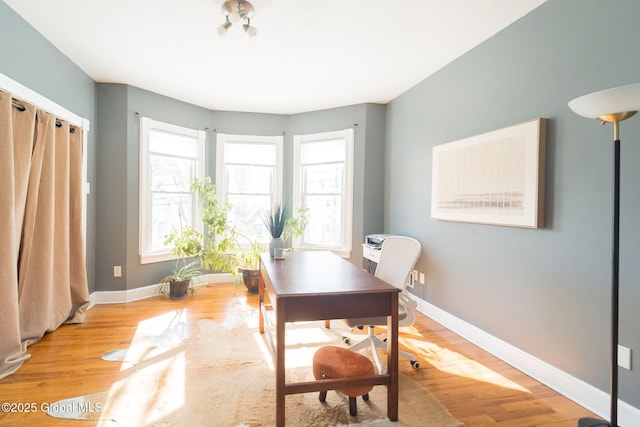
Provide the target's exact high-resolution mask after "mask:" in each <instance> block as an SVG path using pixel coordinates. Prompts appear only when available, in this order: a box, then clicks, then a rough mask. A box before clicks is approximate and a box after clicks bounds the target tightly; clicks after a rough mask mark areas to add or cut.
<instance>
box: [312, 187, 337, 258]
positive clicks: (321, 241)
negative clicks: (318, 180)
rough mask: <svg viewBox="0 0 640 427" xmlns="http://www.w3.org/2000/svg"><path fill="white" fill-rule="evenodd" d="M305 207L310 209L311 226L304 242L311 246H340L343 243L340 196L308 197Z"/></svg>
mask: <svg viewBox="0 0 640 427" xmlns="http://www.w3.org/2000/svg"><path fill="white" fill-rule="evenodd" d="M304 203H305V205H306V206H307V207H308V208H309V212H308V214H307V217H308V219H309V224H308V225H307V228H306V229H305V233H304V242H305V243H308V244H311V245H327V246H338V245H340V242H341V241H342V228H341V224H342V217H341V214H340V212H341V211H342V205H341V197H340V196H316V195H307V196H305V198H304Z"/></svg>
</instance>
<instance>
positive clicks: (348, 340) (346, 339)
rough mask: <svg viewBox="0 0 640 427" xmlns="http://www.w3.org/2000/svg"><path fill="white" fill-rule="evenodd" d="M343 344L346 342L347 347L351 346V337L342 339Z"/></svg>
mask: <svg viewBox="0 0 640 427" xmlns="http://www.w3.org/2000/svg"><path fill="white" fill-rule="evenodd" d="M342 342H344V343H345V344H346V345H349V344H351V340H350V339H349V337H342Z"/></svg>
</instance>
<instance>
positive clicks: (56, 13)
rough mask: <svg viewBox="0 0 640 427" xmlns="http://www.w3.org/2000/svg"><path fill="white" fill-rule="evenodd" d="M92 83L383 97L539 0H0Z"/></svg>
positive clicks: (198, 94) (211, 94)
mask: <svg viewBox="0 0 640 427" xmlns="http://www.w3.org/2000/svg"><path fill="white" fill-rule="evenodd" d="M4 1H5V3H7V4H8V5H9V6H10V7H11V8H12V9H14V10H15V11H16V12H17V13H18V14H20V15H21V16H22V17H23V18H24V19H25V20H26V21H27V22H29V23H30V24H31V25H32V26H33V27H35V28H36V29H37V30H38V31H39V32H40V33H41V34H42V35H44V36H45V37H46V38H47V39H49V40H50V41H51V43H53V44H54V45H55V46H56V47H57V48H58V49H60V51H62V52H63V53H64V54H65V55H66V56H68V57H69V58H70V59H71V60H72V61H73V62H74V63H76V64H77V65H78V66H79V67H80V68H82V69H83V70H84V71H85V72H86V73H87V74H89V75H90V76H91V77H92V78H93V79H94V80H95V81H97V82H112V83H124V84H128V85H132V86H137V87H139V88H142V89H146V90H149V91H152V92H156V93H159V94H163V95H166V96H169V97H171V98H175V99H179V100H182V101H186V102H189V103H192V104H195V105H199V106H202V107H205V108H207V109H211V110H227V111H251V112H265V113H280V114H292V113H299V112H305V111H313V110H320V109H325V108H332V107H338V106H343V105H352V104H359V103H364V102H372V103H386V102H388V101H390V100H392V99H393V98H395V97H397V96H398V95H400V94H401V93H403V92H404V91H406V90H407V89H409V88H411V87H412V86H414V85H415V84H417V83H419V82H420V81H422V80H424V79H425V78H426V77H428V76H429V75H431V74H432V73H434V72H436V71H437V70H439V69H440V68H442V67H443V66H445V65H446V64H447V63H449V62H451V61H452V60H454V59H455V58H457V57H459V56H460V55H462V54H464V53H465V52H467V51H468V50H470V49H472V48H473V47H474V46H476V45H478V44H480V43H481V42H482V41H484V40H486V39H488V38H489V37H491V36H492V35H494V34H495V33H497V32H498V31H500V30H501V29H503V28H504V27H506V26H508V25H509V24H511V23H512V22H513V21H515V20H517V19H518V18H520V17H522V16H524V15H526V14H527V13H528V12H530V11H531V10H533V9H534V8H536V7H537V6H539V5H540V4H542V3H544V1H545V0H517V1H514V0H250V1H252V3H253V5H254V7H255V9H256V14H255V17H254V19H253V20H252V21H251V24H252V25H253V26H255V27H257V28H258V35H257V36H256V37H254V38H250V37H248V36H247V35H246V34H245V33H244V31H242V27H241V26H240V25H234V26H233V27H231V28H230V29H229V32H228V34H227V35H226V36H225V37H219V36H218V35H217V33H216V29H217V27H218V26H219V25H220V24H222V22H224V17H223V15H222V13H221V12H220V6H221V5H222V3H223V1H224V0H4Z"/></svg>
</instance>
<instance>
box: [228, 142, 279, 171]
mask: <svg viewBox="0 0 640 427" xmlns="http://www.w3.org/2000/svg"><path fill="white" fill-rule="evenodd" d="M224 159H225V163H241V164H251V165H270V166H273V165H275V164H276V147H275V145H274V144H259V143H246V142H243V143H239V142H236V143H234V142H227V143H226V144H225V145H224Z"/></svg>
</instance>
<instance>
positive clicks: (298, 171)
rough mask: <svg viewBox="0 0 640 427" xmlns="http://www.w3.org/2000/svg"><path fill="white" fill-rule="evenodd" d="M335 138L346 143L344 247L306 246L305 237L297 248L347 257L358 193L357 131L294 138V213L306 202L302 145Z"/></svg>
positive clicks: (349, 254) (342, 239)
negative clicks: (356, 172) (356, 189)
mask: <svg viewBox="0 0 640 427" xmlns="http://www.w3.org/2000/svg"><path fill="white" fill-rule="evenodd" d="M335 139H344V141H345V153H344V154H345V157H344V172H343V173H344V175H343V180H342V182H343V189H342V212H341V218H342V224H341V229H342V230H343V233H342V238H341V241H340V244H339V245H337V246H333V245H314V244H309V243H305V242H304V241H303V236H301V237H298V238H296V239H295V241H294V242H293V243H294V247H295V248H297V249H308V250H314V249H316V250H330V251H332V252H334V253H336V254H338V255H340V256H342V257H344V258H349V257H350V256H351V250H352V249H353V248H352V246H353V244H352V240H353V195H354V194H353V191H354V145H355V141H354V140H355V132H354V129H353V128H347V129H344V130H339V131H332V132H322V133H315V134H306V135H294V136H293V210H294V212H295V211H297V209H298V208H299V207H300V206H301V205H302V200H303V194H302V189H303V185H302V184H303V183H302V165H301V162H300V155H301V146H302V144H304V143H307V142H308V143H318V142H323V141H330V140H335Z"/></svg>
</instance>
